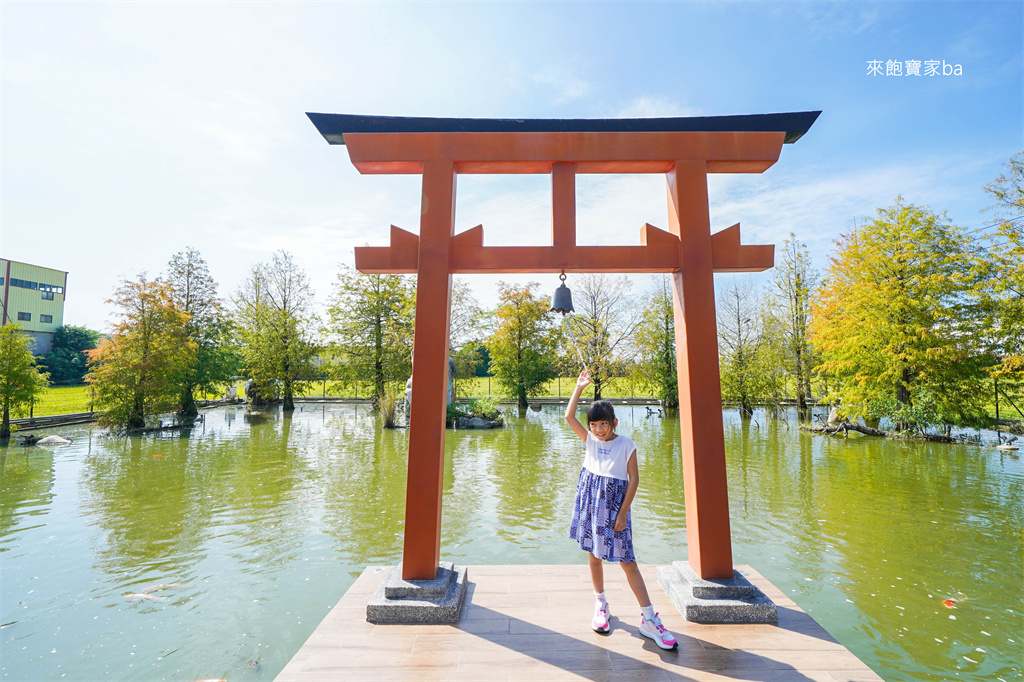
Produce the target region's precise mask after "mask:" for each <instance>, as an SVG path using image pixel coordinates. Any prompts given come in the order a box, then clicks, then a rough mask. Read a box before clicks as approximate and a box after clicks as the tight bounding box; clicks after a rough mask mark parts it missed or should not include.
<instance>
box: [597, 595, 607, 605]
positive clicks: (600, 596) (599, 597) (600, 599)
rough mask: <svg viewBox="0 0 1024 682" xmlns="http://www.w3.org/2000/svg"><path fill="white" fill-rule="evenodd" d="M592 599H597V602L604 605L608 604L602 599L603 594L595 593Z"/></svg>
mask: <svg viewBox="0 0 1024 682" xmlns="http://www.w3.org/2000/svg"><path fill="white" fill-rule="evenodd" d="M594 598H595V599H597V601H601V602H604V603H605V604H607V603H608V600H607V599H605V598H604V592H595V593H594Z"/></svg>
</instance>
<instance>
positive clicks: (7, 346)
mask: <svg viewBox="0 0 1024 682" xmlns="http://www.w3.org/2000/svg"><path fill="white" fill-rule="evenodd" d="M47 386H49V382H48V381H47V380H46V374H45V373H40V372H39V369H38V368H37V367H36V359H35V357H33V356H32V339H30V338H29V337H27V336H26V335H25V334H22V333H21V325H18V324H15V323H13V322H9V323H7V324H5V325H3V326H2V327H0V401H2V402H3V422H2V423H0V440H6V439H8V438H10V437H11V412H12V411H15V410H17V409H18V408H19V407H21V406H23V405H28V404H29V403H31V402H32V400H34V399H35V398H36V396H38V395H40V394H41V393H42V392H43V391H45V390H46V388H47Z"/></svg>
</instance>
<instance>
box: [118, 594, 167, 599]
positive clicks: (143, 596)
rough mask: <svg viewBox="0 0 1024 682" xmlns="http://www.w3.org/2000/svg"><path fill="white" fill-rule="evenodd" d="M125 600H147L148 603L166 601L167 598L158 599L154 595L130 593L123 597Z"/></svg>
mask: <svg viewBox="0 0 1024 682" xmlns="http://www.w3.org/2000/svg"><path fill="white" fill-rule="evenodd" d="M124 598H125V599H148V600H150V601H167V597H158V596H156V595H155V594H149V593H146V592H132V593H131V594H126V595H124Z"/></svg>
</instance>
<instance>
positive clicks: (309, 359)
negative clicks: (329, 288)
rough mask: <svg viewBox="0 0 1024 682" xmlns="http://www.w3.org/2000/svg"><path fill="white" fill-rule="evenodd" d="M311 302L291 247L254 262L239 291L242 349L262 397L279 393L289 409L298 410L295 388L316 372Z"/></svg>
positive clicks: (237, 312)
mask: <svg viewBox="0 0 1024 682" xmlns="http://www.w3.org/2000/svg"><path fill="white" fill-rule="evenodd" d="M312 306H313V291H312V289H311V288H310V286H309V281H308V280H307V279H306V274H305V273H304V272H303V271H302V269H301V268H300V267H299V266H298V265H296V264H295V261H294V260H293V259H292V256H291V254H289V253H288V252H287V251H277V252H275V253H274V255H273V258H272V259H271V261H270V262H269V263H260V264H257V265H256V266H254V267H253V269H252V272H251V273H250V274H249V276H248V277H247V278H246V280H245V282H243V284H242V286H241V287H240V288H239V290H238V292H237V293H236V294H235V297H234V307H235V320H236V325H237V330H238V337H239V340H240V353H241V355H242V358H243V359H244V362H245V368H246V371H247V372H248V373H249V376H250V377H251V378H252V380H253V382H254V383H255V384H256V387H257V388H256V390H257V391H258V395H259V396H260V397H259V400H263V399H266V398H267V397H269V395H270V394H271V393H274V394H276V395H280V396H281V398H282V401H283V407H284V409H285V410H294V409H295V392H296V391H298V390H301V389H302V388H303V387H304V386H305V384H306V382H308V381H309V380H310V378H312V377H313V375H314V372H315V369H314V364H313V359H314V356H315V355H316V351H317V349H316V346H315V345H314V343H313V340H312V329H313V325H314V324H315V322H316V320H315V317H314V315H313V312H312ZM259 400H258V401H259ZM258 401H257V402H258Z"/></svg>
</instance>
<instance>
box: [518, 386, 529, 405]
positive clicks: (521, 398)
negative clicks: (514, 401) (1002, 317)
mask: <svg viewBox="0 0 1024 682" xmlns="http://www.w3.org/2000/svg"><path fill="white" fill-rule="evenodd" d="M528 406H529V403H528V402H526V389H525V388H520V389H519V408H520V409H526V408H527V407H528Z"/></svg>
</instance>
